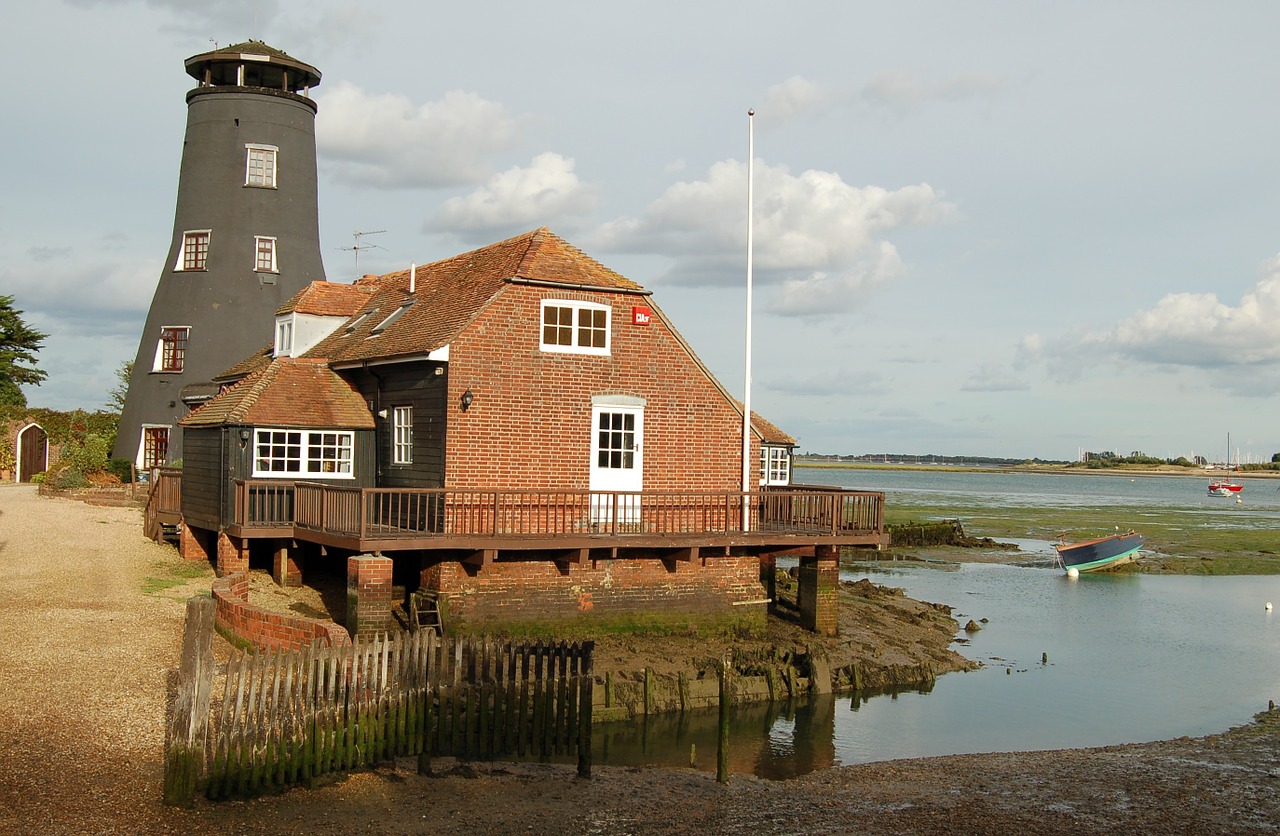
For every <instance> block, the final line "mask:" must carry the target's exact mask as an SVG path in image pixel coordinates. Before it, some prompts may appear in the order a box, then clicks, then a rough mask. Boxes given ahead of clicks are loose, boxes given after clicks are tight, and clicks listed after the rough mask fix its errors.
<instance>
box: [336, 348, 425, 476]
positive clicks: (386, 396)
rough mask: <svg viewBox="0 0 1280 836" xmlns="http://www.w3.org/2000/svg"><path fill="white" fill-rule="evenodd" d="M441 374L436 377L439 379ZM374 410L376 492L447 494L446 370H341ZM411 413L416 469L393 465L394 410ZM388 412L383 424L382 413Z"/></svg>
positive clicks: (416, 366) (418, 366) (409, 366)
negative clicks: (432, 490) (435, 491)
mask: <svg viewBox="0 0 1280 836" xmlns="http://www.w3.org/2000/svg"><path fill="white" fill-rule="evenodd" d="M437 372H438V373H437ZM339 374H341V375H342V376H343V377H344V378H345V379H346V380H348V381H350V383H351V384H352V385H353V386H354V387H355V388H356V389H357V390H358V391H359V392H360V394H361V395H362V396H363V397H364V399H365V401H366V402H368V403H369V404H370V411H371V412H372V413H373V414H374V416H375V418H376V420H377V422H378V428H377V446H378V449H377V457H378V481H377V486H378V487H384V488H443V487H444V474H445V461H444V442H445V420H446V414H445V410H446V408H447V404H446V399H447V397H448V390H449V374H448V366H447V364H444V363H436V362H431V361H420V362H412V363H395V364H387V365H378V366H368V367H364V368H359V369H344V370H340V371H339ZM398 406H408V407H412V408H413V463H412V464H407V465H398V464H393V463H392V452H393V450H392V446H393V439H392V435H391V433H392V420H391V418H392V415H393V414H394V413H393V410H394V409H395V407H398ZM383 410H386V413H387V416H386V417H385V418H383V417H382V416H381V414H380V413H381V412H382V411H383Z"/></svg>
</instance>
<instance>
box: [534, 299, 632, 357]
mask: <svg viewBox="0 0 1280 836" xmlns="http://www.w3.org/2000/svg"><path fill="white" fill-rule="evenodd" d="M547 308H568V309H571V310H572V311H573V314H572V322H571V323H570V324H569V325H567V326H565V325H557V326H552V327H556V328H558V329H563V328H566V327H567V328H568V329H569V334H570V336H569V339H570V343H571V344H570V345H563V344H561V343H558V342H556V343H549V342H547V324H546V322H547ZM584 311H591V312H593V313H594V312H603V313H604V345H603V346H595V345H581V342H582V337H583V333H584V331H593V330H595V329H594V328H587V327H584V324H583V322H582V314H583V312H584ZM612 332H613V309H612V308H610V307H609V306H608V305H601V304H600V303H599V302H582V301H579V300H576V299H543V300H542V306H541V308H540V310H539V312H538V344H539V346H540V347H541V349H542V350H543V351H550V352H556V353H560V354H594V355H598V356H608V354H609V353H610V349H611V347H612V345H613V334H612Z"/></svg>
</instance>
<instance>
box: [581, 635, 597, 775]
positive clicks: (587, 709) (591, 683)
mask: <svg viewBox="0 0 1280 836" xmlns="http://www.w3.org/2000/svg"><path fill="white" fill-rule="evenodd" d="M595 647H596V643H595V642H593V641H587V642H583V643H582V666H581V668H580V669H579V670H580V671H581V673H580V674H579V682H578V687H579V689H580V693H579V695H578V777H579V778H590V777H591V702H592V700H593V699H595V694H594V690H595V672H594V667H595V662H594V660H593V658H592V657H593V656H594V655H595Z"/></svg>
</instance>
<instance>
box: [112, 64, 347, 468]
mask: <svg viewBox="0 0 1280 836" xmlns="http://www.w3.org/2000/svg"><path fill="white" fill-rule="evenodd" d="M186 69H187V74H188V75H190V76H191V77H192V78H194V79H196V82H197V86H196V87H195V88H194V89H192V90H191V91H189V92H188V93H187V133H186V138H185V140H184V144H183V151H182V168H181V170H180V171H179V174H178V201H177V208H176V209H175V211H174V220H173V237H172V240H171V242H170V245H169V254H168V257H167V258H166V259H165V262H164V266H163V268H162V269H161V272H160V281H159V283H158V284H157V285H156V291H155V295H154V296H153V297H152V299H151V310H150V312H149V313H148V314H147V324H146V327H145V328H144V330H143V332H142V339H141V340H140V341H139V344H138V354H137V357H136V358H135V360H134V363H133V375H132V377H131V378H130V380H129V391H128V395H127V396H126V398H125V404H124V414H123V415H122V416H121V419H120V434H119V436H118V438H117V440H116V447H115V451H114V453H113V455H115V456H116V457H118V458H125V459H130V460H133V461H134V462H136V463H137V465H138V466H139V467H140V468H149V467H151V466H153V465H156V464H163V463H164V462H165V461H166V460H169V459H173V458H177V457H179V456H181V452H180V451H181V449H182V444H181V437H180V433H181V429H180V428H179V427H178V426H177V422H178V420H179V419H180V418H182V417H183V416H184V415H186V414H187V413H188V412H189V411H190V410H191V409H193V408H194V407H195V406H198V405H199V404H200V403H201V402H203V401H204V400H207V399H208V398H210V397H211V396H213V395H214V394H217V386H216V385H215V384H214V383H212V382H211V381H212V378H213V376H214V375H216V374H218V373H219V372H222V371H224V370H226V369H227V368H229V367H231V366H232V365H234V364H236V363H238V362H239V361H241V360H243V359H245V358H246V357H248V356H249V355H250V354H252V353H253V352H254V351H256V350H258V349H260V348H262V347H263V346H265V345H267V344H268V343H269V342H270V341H271V336H272V330H273V327H274V321H275V312H276V309H277V308H279V307H280V306H281V305H282V304H283V303H284V302H286V301H287V300H288V299H289V298H290V297H291V296H293V295H294V294H295V293H297V292H298V291H299V290H301V289H302V288H304V287H306V285H307V283H308V282H310V281H312V280H323V279H324V265H323V263H322V262H321V258H320V223H319V217H318V213H317V209H316V138H315V116H316V104H315V102H313V101H312V100H311V99H310V98H309V97H308V94H309V92H310V89H311V88H312V87H314V86H316V85H317V84H319V83H320V71H319V70H317V69H316V68H315V67H312V66H310V65H308V64H304V63H302V62H301V61H298V60H297V59H294V58H291V57H290V56H288V55H286V54H285V53H283V52H281V51H280V50H278V49H274V48H272V47H270V46H267V45H266V44H264V43H262V42H261V41H248V42H246V43H240V44H233V45H231V46H227V47H222V48H220V49H215V50H213V51H212V52H205V53H202V54H200V55H196V56H194V57H191V58H188V59H187V62H186Z"/></svg>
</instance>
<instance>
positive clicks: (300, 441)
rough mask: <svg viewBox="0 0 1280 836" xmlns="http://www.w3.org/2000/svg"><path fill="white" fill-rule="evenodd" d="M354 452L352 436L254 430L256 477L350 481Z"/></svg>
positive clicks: (332, 432)
mask: <svg viewBox="0 0 1280 836" xmlns="http://www.w3.org/2000/svg"><path fill="white" fill-rule="evenodd" d="M354 448H355V434H354V433H352V432H339V431H332V430H271V429H266V430H254V433H253V451H254V455H253V475H254V476H294V475H302V474H310V475H316V476H321V477H325V478H332V479H350V478H352V476H353V472H352V463H353V459H354V456H353V451H354Z"/></svg>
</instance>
